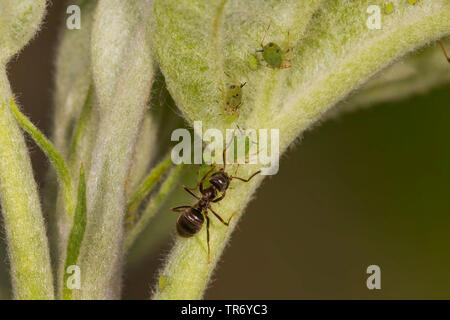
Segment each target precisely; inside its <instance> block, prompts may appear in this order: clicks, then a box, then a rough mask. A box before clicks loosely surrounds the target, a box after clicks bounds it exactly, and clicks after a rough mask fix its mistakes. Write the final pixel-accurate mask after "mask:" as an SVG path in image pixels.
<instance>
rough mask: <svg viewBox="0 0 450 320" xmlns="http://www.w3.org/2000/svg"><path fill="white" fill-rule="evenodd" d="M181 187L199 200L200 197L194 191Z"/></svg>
mask: <svg viewBox="0 0 450 320" xmlns="http://www.w3.org/2000/svg"><path fill="white" fill-rule="evenodd" d="M183 189H184V190H186V191H187V192H188V193H189V194H190V195H191V196H193V197H195V198H196V199H197V200H200V197H198V196H197V195H196V194H195V193H193V192H192V191H191V190H189V188H188V187H186V186H183Z"/></svg>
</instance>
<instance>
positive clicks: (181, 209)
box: [170, 206, 190, 212]
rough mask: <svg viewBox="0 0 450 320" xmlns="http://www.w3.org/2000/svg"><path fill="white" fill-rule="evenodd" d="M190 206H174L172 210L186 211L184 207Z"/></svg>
mask: <svg viewBox="0 0 450 320" xmlns="http://www.w3.org/2000/svg"><path fill="white" fill-rule="evenodd" d="M187 208H190V206H179V207H174V208H170V210H172V211H174V212H182V211H184V209H187Z"/></svg>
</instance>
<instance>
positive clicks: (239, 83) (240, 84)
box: [224, 72, 247, 88]
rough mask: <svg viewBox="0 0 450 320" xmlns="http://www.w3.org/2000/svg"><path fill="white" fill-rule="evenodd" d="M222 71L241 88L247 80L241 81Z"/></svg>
mask: <svg viewBox="0 0 450 320" xmlns="http://www.w3.org/2000/svg"><path fill="white" fill-rule="evenodd" d="M224 73H225V75H226V76H227V77H228V78H230V79H231V80H233V81H234V82H236V83H237V84H238V85H239V86H240V87H241V88H242V87H243V86H245V85H246V83H247V82H244V83H241V82H240V81H238V80H237V79H235V78H233V77H232V76H230V75H229V74H228V73H226V72H224Z"/></svg>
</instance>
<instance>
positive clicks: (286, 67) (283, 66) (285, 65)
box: [280, 64, 292, 69]
mask: <svg viewBox="0 0 450 320" xmlns="http://www.w3.org/2000/svg"><path fill="white" fill-rule="evenodd" d="M288 68H292V65H290V64H289V65H287V64H283V65H282V66H281V67H280V69H288Z"/></svg>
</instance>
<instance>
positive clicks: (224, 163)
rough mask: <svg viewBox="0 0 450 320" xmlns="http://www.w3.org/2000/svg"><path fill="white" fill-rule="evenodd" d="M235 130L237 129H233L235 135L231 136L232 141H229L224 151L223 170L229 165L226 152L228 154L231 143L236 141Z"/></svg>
mask: <svg viewBox="0 0 450 320" xmlns="http://www.w3.org/2000/svg"><path fill="white" fill-rule="evenodd" d="M234 131H235V130H233V135H232V136H231V139H230V142H228V144H227V145H226V146H225V149H223V153H222V158H223V168H222V171H225V167H226V166H227V161H226V154H227V150H228V148H229V147H230V145H231V143H233V142H234Z"/></svg>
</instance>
